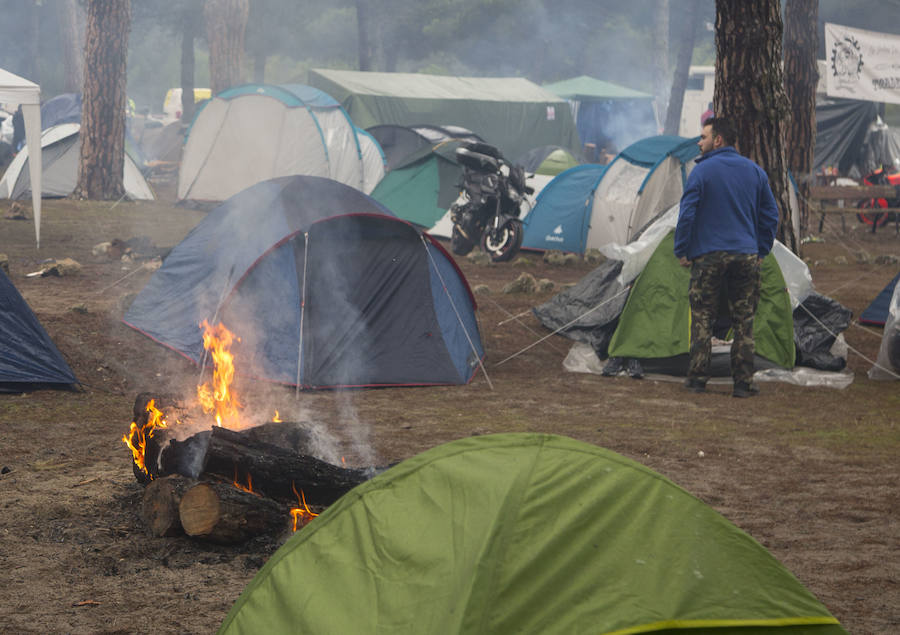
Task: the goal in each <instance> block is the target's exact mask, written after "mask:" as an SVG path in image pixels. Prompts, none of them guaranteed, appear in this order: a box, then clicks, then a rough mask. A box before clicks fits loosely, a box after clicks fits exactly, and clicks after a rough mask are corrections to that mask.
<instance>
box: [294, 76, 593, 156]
mask: <svg viewBox="0 0 900 635" xmlns="http://www.w3.org/2000/svg"><path fill="white" fill-rule="evenodd" d="M307 81H308V83H309V84H310V85H311V86H315V87H316V88H318V89H319V90H322V91H324V92H325V93H327V94H329V95H331V96H332V97H334V98H335V99H337V100H338V101H339V102H340V103H341V105H342V106H343V107H344V110H346V111H347V113H348V114H349V115H350V118H351V119H352V120H353V122H354V123H355V124H356V125H357V126H359V127H360V128H369V127H371V126H375V125H378V124H398V125H401V126H416V125H420V124H437V125H455V126H462V127H464V128H467V129H468V130H471V131H472V132H474V133H475V134H476V135H478V136H479V137H481V138H482V139H484V140H485V142H486V143H489V144H491V145H493V146H496V147H498V148H500V151H501V152H503V154H504V155H505V156H506V157H507V158H511V157H517V156H519V155H521V154H523V153H524V152H526V151H528V150H529V149H531V148H533V147H535V146H541V145H558V146H562V147H564V148H568V149H569V150H571V151H572V152H576V153H580V151H581V142H580V141H579V140H578V130H577V129H576V128H575V119H574V117H573V116H572V110H571V108H570V107H569V104H568V103H567V102H566V101H565V100H564V99H562V98H561V97H559V96H557V95H555V94H554V93H552V92H550V91H548V90H545V89H543V88H541V87H540V86H538V85H537V84H535V83H533V82H531V81H529V80H527V79H525V78H524V77H453V76H448V75H429V74H425V73H375V72H368V71H349V70H332V69H323V68H316V69H311V70H310V71H309V74H308V80H307Z"/></svg>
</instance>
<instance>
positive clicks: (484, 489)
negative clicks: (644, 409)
mask: <svg viewBox="0 0 900 635" xmlns="http://www.w3.org/2000/svg"><path fill="white" fill-rule="evenodd" d="M726 632H733V633H738V632H739V633H748V634H749V633H753V634H755V635H762V634H773V635H774V634H777V633H784V634H785V635H788V634H790V635H801V634H803V635H838V634H845V633H846V631H845V630H844V629H843V628H842V627H841V625H840V624H839V623H838V621H837V620H836V619H835V618H834V617H833V616H832V615H831V614H830V613H829V612H828V610H827V609H826V607H825V606H824V605H822V603H821V602H819V601H818V600H817V599H816V598H815V596H813V594H812V593H810V592H809V591H808V590H807V589H806V588H805V587H804V586H803V585H802V584H801V583H800V582H799V581H798V580H797V578H796V577H794V575H793V574H791V573H790V571H788V570H787V569H786V568H785V567H784V565H782V564H781V563H779V562H778V561H777V560H776V559H775V558H774V557H773V556H772V555H771V554H770V553H769V552H768V551H766V549H765V548H763V547H762V546H761V545H760V544H759V543H758V542H756V541H755V540H754V539H753V538H751V537H750V536H749V535H747V534H746V533H744V532H743V531H741V530H740V529H739V528H737V527H736V526H735V525H733V524H732V523H731V522H729V521H728V520H726V519H725V518H724V517H723V516H721V515H720V514H719V513H717V512H716V511H715V510H714V509H712V508H711V507H710V506H708V505H707V504H705V503H704V502H702V501H700V500H699V499H697V498H695V497H694V496H692V495H691V494H689V493H688V492H686V491H685V490H683V489H681V488H680V487H678V486H677V485H675V484H673V483H672V482H671V481H669V480H667V479H666V478H664V477H663V476H661V475H660V474H658V473H656V472H653V471H652V470H650V469H648V468H646V467H644V466H642V465H640V464H638V463H636V462H634V461H631V460H629V459H626V458H625V457H623V456H621V455H618V454H616V453H614V452H611V451H609V450H605V449H603V448H600V447H597V446H593V445H590V444H588V443H584V442H581V441H576V440H574V439H570V438H566V437H561V436H555V435H542V434H497V435H485V436H479V437H473V438H467V439H461V440H458V441H452V442H450V443H446V444H444V445H441V446H438V447H435V448H432V449H430V450H427V451H425V452H423V453H422V454H419V455H418V456H415V457H412V458H410V459H407V460H406V461H403V462H402V463H400V464H398V465H396V466H394V467H392V468H390V469H388V470H387V471H385V472H383V473H381V474H380V475H378V476H376V477H374V478H373V479H371V480H370V481H367V482H366V483H363V484H362V485H359V486H357V487H356V488H354V489H353V490H351V491H350V492H348V493H347V494H345V495H344V496H343V497H342V498H341V499H340V500H338V501H337V502H336V503H335V504H334V505H332V506H331V507H329V508H328V509H327V510H325V512H323V513H322V514H321V515H320V516H319V517H318V518H315V519H314V520H313V521H312V522H310V523H309V524H308V525H307V526H306V527H305V528H304V529H303V530H302V531H298V532H297V533H295V534H294V535H293V536H292V537H291V538H290V539H289V540H288V541H287V542H286V543H285V544H284V545H283V546H282V547H281V548H279V549H278V551H276V552H275V554H274V555H273V556H272V557H271V558H270V559H269V560H268V562H266V564H265V566H264V567H263V568H262V569H261V570H260V571H259V573H257V575H256V576H255V577H254V578H253V580H252V581H251V582H250V584H249V585H248V586H247V587H246V589H245V590H244V592H243V593H242V594H241V596H240V597H239V598H238V600H237V602H236V603H235V604H234V606H233V607H232V608H231V611H230V612H229V613H228V616H227V617H226V618H225V621H224V623H223V624H222V626H221V628H220V630H219V633H220V634H221V635H237V634H247V635H251V634H256V633H353V634H354V635H361V634H365V633H391V634H392V635H402V634H406V633H409V634H411V635H413V634H414V635H419V634H421V633H442V634H462V633H479V634H484V633H503V634H505V633H540V634H542V635H555V634H557V633H559V634H570V633H596V634H600V633H605V634H613V633H615V634H619V635H624V634H626V633H632V634H637V633H683V634H685V635H688V634H701V633H710V634H711V635H712V634H714V633H726Z"/></svg>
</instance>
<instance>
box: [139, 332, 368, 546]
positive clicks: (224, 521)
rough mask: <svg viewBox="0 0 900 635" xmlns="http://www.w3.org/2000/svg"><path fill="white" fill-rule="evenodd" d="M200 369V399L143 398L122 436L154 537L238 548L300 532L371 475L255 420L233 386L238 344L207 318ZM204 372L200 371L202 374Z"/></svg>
mask: <svg viewBox="0 0 900 635" xmlns="http://www.w3.org/2000/svg"><path fill="white" fill-rule="evenodd" d="M200 327H201V328H203V329H204V332H203V347H204V350H205V354H204V363H202V364H201V369H202V368H203V366H204V365H205V360H206V359H207V356H208V358H209V360H210V363H211V367H212V379H211V380H210V381H207V382H202V383H198V385H197V390H196V396H195V397H194V398H192V399H190V400H185V399H182V398H179V397H177V396H172V395H161V394H152V393H141V394H139V395H138V396H137V397H136V398H135V402H134V408H133V415H134V420H133V421H132V422H131V425H130V427H129V431H128V433H126V434H125V435H123V437H122V441H123V442H124V443H125V445H126V446H127V447H128V449H129V450H130V451H131V459H132V469H133V471H134V475H135V477H136V478H137V480H138V481H139V482H140V483H142V484H143V485H145V489H144V495H143V501H142V511H141V516H142V518H143V520H144V522H145V523H146V524H147V527H148V529H149V531H150V532H151V533H152V534H153V535H155V536H167V535H176V534H180V533H185V534H187V535H189V536H194V537H198V538H202V539H206V540H210V541H213V542H218V543H235V542H240V541H243V540H246V539H248V538H251V537H254V536H257V535H260V534H263V533H281V532H282V531H287V530H292V531H297V530H298V529H300V528H302V527H303V526H304V525H305V524H306V523H308V522H309V521H310V520H312V519H313V518H315V517H316V516H317V515H318V512H317V511H313V510H319V511H321V509H323V508H325V507H327V506H328V505H330V504H331V503H333V502H334V501H335V500H337V499H338V498H340V497H341V496H342V495H343V494H344V493H346V492H347V491H349V490H350V489H352V488H353V487H355V486H356V485H358V484H359V483H361V482H363V481H365V480H367V479H368V478H370V477H371V475H372V472H373V470H371V469H356V468H347V467H344V466H343V465H341V466H338V465H334V464H332V463H329V462H327V461H323V460H321V459H319V458H317V457H315V456H312V455H311V453H310V452H309V447H310V444H311V440H312V439H311V433H310V430H309V429H308V428H306V427H304V426H303V425H302V424H299V423H294V422H286V421H283V420H282V417H281V416H280V414H279V412H278V411H277V410H275V413H274V415H273V416H272V417H271V420H269V421H266V422H264V423H255V422H254V421H253V420H252V418H251V417H250V416H248V415H247V413H245V412H244V406H243V405H242V403H241V400H240V399H239V398H238V395H236V394H235V390H234V386H233V380H234V375H235V357H234V354H233V353H232V351H231V347H232V345H233V344H234V342H239V341H240V338H237V337H235V335H234V334H233V333H232V332H231V331H229V330H228V328H226V326H225V325H224V324H222V323H219V324H216V325H210V324H209V323H208V322H206V321H204V322H203V323H202V324H201V325H200ZM201 375H202V370H201Z"/></svg>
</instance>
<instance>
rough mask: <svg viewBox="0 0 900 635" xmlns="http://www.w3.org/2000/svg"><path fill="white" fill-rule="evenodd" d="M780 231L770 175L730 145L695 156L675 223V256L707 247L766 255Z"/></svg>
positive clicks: (691, 255)
mask: <svg viewBox="0 0 900 635" xmlns="http://www.w3.org/2000/svg"><path fill="white" fill-rule="evenodd" d="M777 229H778V206H777V205H776V203H775V197H774V196H773V195H772V190H771V189H770V188H769V177H768V176H767V175H766V173H765V171H764V170H763V169H762V168H761V167H759V166H758V165H756V163H754V162H753V161H751V160H750V159H748V158H746V157H743V156H741V155H740V154H738V153H737V151H736V150H735V149H734V148H733V147H732V146H726V147H724V148H718V149H716V150H713V151H711V152H708V153H706V154H705V155H703V156H701V157H699V158H698V159H697V165H696V166H695V167H694V169H693V171H692V172H691V174H690V176H689V177H688V180H687V184H686V185H685V188H684V193H683V194H682V196H681V206H680V210H679V214H678V224H677V225H676V226H675V256H676V257H678V258H681V257H687V258H688V260H693V259H694V258H696V257H698V256H702V255H703V254H706V253H709V252H711V251H729V252H732V253H739V254H758V255H759V257H760V258H762V257H763V256H765V255H767V254H768V253H769V251H770V250H771V249H772V244H773V243H774V241H775V231H776V230H777Z"/></svg>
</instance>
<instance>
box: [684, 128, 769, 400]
mask: <svg viewBox="0 0 900 635" xmlns="http://www.w3.org/2000/svg"><path fill="white" fill-rule="evenodd" d="M735 136H736V135H735V129H734V126H733V125H732V123H731V122H730V121H729V120H727V119H725V118H723V117H712V118H710V119H708V120H707V121H706V123H705V124H704V125H703V132H702V134H701V135H700V141H699V142H697V145H698V146H699V147H700V152H701V153H702V156H701V157H699V158H698V159H697V165H696V167H694V169H693V171H692V172H691V175H690V177H688V181H687V184H686V185H685V189H684V194H683V195H682V197H681V208H680V210H679V215H678V224H677V226H676V227H675V256H676V257H677V258H678V259H679V262H681V264H682V266H685V267H688V266H689V267H690V268H691V286H690V302H691V350H690V356H691V361H690V366H689V367H688V376H687V381H686V382H685V386H686V387H687V388H688V390H691V391H693V392H703V391H705V390H706V382H707V380H708V379H709V358H710V352H711V349H712V330H713V325H714V323H715V320H716V313H717V309H718V306H719V296H720V294H721V293H723V292H724V293H726V295H727V298H728V308H729V311H730V313H731V327H732V329H733V331H734V341H733V342H732V345H731V374H732V377H733V378H734V389H733V392H732V395H733V396H734V397H751V396H753V395H755V394H757V393H758V392H759V388H757V387H756V385H754V384H753V383H752V378H753V355H754V345H753V318H754V316H755V315H756V307H757V304H759V288H760V263H761V262H762V259H763V258H764V257H765V256H766V254H768V253H769V251H770V250H771V249H772V244H773V243H774V241H775V231H776V229H777V228H778V206H777V205H776V203H775V197H774V196H773V195H772V190H771V189H770V188H769V178H768V176H766V173H765V172H764V171H763V169H762V168H760V167H759V166H758V165H757V164H756V163H754V162H753V161H751V160H750V159H747V158H746V157H743V156H741V155H740V154H738V153H737V151H736V150H735V149H734V142H735Z"/></svg>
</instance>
